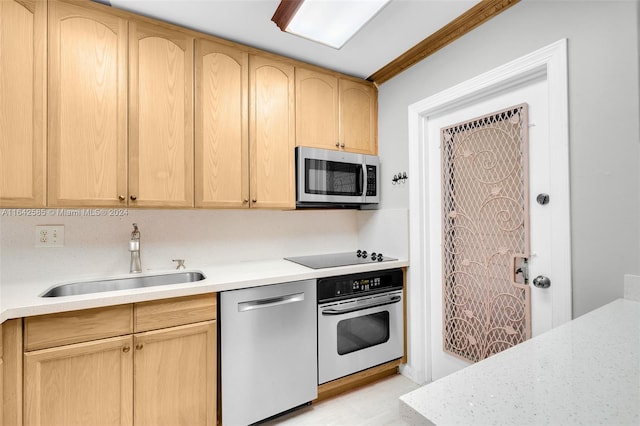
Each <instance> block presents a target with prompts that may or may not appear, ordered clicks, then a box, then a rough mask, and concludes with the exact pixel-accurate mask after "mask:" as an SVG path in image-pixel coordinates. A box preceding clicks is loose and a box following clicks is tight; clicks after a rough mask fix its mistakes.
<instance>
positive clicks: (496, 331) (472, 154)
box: [441, 104, 531, 362]
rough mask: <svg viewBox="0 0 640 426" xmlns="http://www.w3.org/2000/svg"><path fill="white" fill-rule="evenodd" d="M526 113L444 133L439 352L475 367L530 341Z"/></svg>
mask: <svg viewBox="0 0 640 426" xmlns="http://www.w3.org/2000/svg"><path fill="white" fill-rule="evenodd" d="M527 117H528V108H527V105H526V104H522V105H517V106H514V107H511V108H508V109H505V110H502V111H498V112H495V113H493V114H490V115H485V116H482V117H478V118H475V119H473V120H470V121H466V122H464V123H459V124H456V125H453V126H450V127H446V128H443V129H442V131H441V142H442V197H443V199H442V201H443V203H442V206H443V215H442V218H443V228H442V229H443V238H442V242H443V244H442V251H443V256H442V259H443V291H442V295H443V339H444V342H443V347H444V350H445V351H446V352H448V353H450V354H452V355H455V356H457V357H460V358H463V359H466V360H469V361H472V362H475V361H479V360H481V359H484V358H486V357H488V356H490V355H492V354H495V353H498V352H500V351H503V350H505V349H507V348H509V347H511V346H513V345H516V344H518V343H520V342H522V341H524V340H526V339H528V338H529V337H530V336H531V298H530V294H529V286H528V285H527V282H526V274H525V273H523V271H522V269H520V270H518V269H517V268H518V265H517V264H516V263H517V262H516V259H519V258H527V257H528V253H529V205H528V204H529V203H528V199H529V194H528V192H529V191H528V156H527V153H528V122H527Z"/></svg>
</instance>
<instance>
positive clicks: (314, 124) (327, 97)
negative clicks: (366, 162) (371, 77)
mask: <svg viewBox="0 0 640 426" xmlns="http://www.w3.org/2000/svg"><path fill="white" fill-rule="evenodd" d="M376 116H377V96H376V90H375V88H374V87H373V85H370V84H368V83H359V82H355V81H352V80H348V79H344V78H338V77H336V76H335V75H333V74H328V73H323V72H319V71H314V70H309V69H306V68H302V67H297V68H296V143H297V144H298V145H301V146H311V147H315V148H325V149H334V150H344V151H349V152H357V153H364V154H377V153H378V144H377V135H376V125H377V123H376Z"/></svg>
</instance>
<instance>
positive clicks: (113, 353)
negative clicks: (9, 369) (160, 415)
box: [24, 336, 134, 426]
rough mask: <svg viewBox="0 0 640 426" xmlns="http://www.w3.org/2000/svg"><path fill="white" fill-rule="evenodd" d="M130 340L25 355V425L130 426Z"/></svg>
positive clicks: (131, 359)
mask: <svg viewBox="0 0 640 426" xmlns="http://www.w3.org/2000/svg"><path fill="white" fill-rule="evenodd" d="M132 342H133V338H132V337H131V336H124V337H114V338H111V339H103V340H95V341H92V342H86V343H79V344H75V345H67V346H60V347H56V348H51V349H43V350H40V351H34V352H26V353H25V354H24V369H25V371H24V374H25V376H24V391H25V413H24V424H25V425H28V426H31V425H65V426H73V425H78V426H86V425H131V424H132V418H133V392H132V390H133V387H132V385H131V382H132V379H131V378H132V375H133V370H132V367H133V352H134V351H133V349H132V347H131V345H132Z"/></svg>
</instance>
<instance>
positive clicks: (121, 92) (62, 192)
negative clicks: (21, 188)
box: [48, 1, 127, 206]
mask: <svg viewBox="0 0 640 426" xmlns="http://www.w3.org/2000/svg"><path fill="white" fill-rule="evenodd" d="M126 64H127V21H126V20H124V19H121V18H118V17H117V16H113V15H109V14H107V13H102V12H98V11H95V10H89V9H84V8H82V7H79V6H76V5H71V4H68V3H62V2H56V1H51V2H49V191H48V194H49V205H50V206H119V205H126V201H125V196H126V189H127V188H126V187H127V174H126V162H127V154H126V149H127V139H126V138H127V134H126V126H127V103H126V102H127V68H126Z"/></svg>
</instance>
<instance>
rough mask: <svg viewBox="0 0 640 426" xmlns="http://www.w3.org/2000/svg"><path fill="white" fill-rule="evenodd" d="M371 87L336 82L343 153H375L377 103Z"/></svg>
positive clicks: (376, 146) (352, 82)
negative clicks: (338, 85)
mask: <svg viewBox="0 0 640 426" xmlns="http://www.w3.org/2000/svg"><path fill="white" fill-rule="evenodd" d="M377 99H378V98H377V93H376V90H375V88H374V87H373V86H370V85H367V84H364V83H357V82H354V81H350V80H340V141H341V142H342V143H344V145H345V148H344V149H345V150H346V151H351V152H360V153H364V154H377V153H378V136H377V134H378V130H377V126H378V122H377V121H378V118H377V117H378V112H377V111H378V109H377V108H378V101H377Z"/></svg>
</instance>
